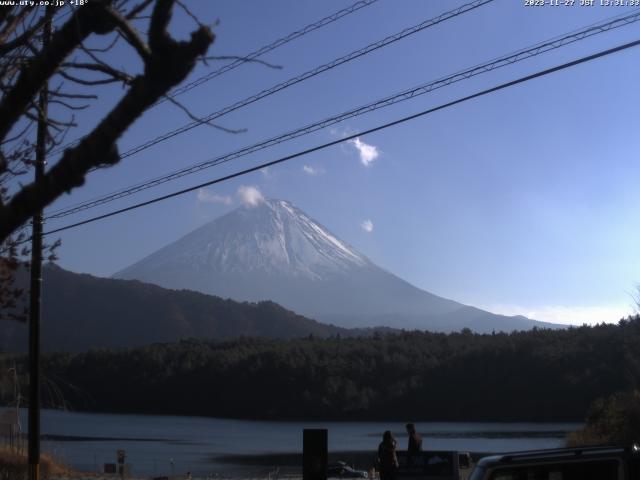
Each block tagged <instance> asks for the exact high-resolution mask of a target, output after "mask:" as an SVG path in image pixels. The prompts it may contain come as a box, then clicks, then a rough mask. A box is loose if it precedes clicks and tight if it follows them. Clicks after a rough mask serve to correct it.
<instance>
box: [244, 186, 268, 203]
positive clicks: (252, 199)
mask: <svg viewBox="0 0 640 480" xmlns="http://www.w3.org/2000/svg"><path fill="white" fill-rule="evenodd" d="M238 197H239V198H240V201H241V202H242V204H243V205H245V206H247V207H255V206H257V205H258V204H260V203H262V202H264V195H262V192H261V191H260V190H259V189H258V187H253V186H246V185H241V186H240V187H239V188H238Z"/></svg>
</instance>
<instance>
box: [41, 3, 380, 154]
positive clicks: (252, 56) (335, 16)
mask: <svg viewBox="0 0 640 480" xmlns="http://www.w3.org/2000/svg"><path fill="white" fill-rule="evenodd" d="M377 1H378V0H359V1H357V2H355V3H354V4H352V5H350V6H349V7H347V8H343V9H342V10H338V11H337V12H334V13H332V14H331V15H327V16H326V17H324V18H321V19H320V20H318V21H316V22H314V23H310V24H309V25H306V26H304V27H302V28H301V29H299V30H296V31H294V32H291V33H290V34H289V35H286V36H284V37H282V38H279V39H278V40H276V41H274V42H272V43H270V44H268V45H264V46H262V47H260V48H259V49H258V50H255V51H253V52H251V53H249V54H247V55H244V56H242V57H240V58H238V59H236V60H234V61H233V62H230V63H228V64H226V65H223V66H222V67H220V68H219V69H217V70H214V71H212V72H210V73H208V74H206V75H203V76H202V77H200V78H197V79H195V80H193V81H192V82H189V83H187V84H185V85H183V86H181V87H179V88H176V89H175V90H173V91H172V92H171V93H169V94H168V95H167V97H170V98H174V97H177V96H178V95H182V94H183V93H185V92H188V91H189V90H192V89H194V88H196V87H198V86H199V85H202V84H203V83H206V82H208V81H210V80H213V79H214V78H216V77H219V76H220V75H224V74H225V73H227V72H230V71H231V70H235V69H236V68H238V67H239V66H241V65H244V64H245V63H248V62H252V61H254V60H256V59H257V58H259V57H261V56H263V55H265V54H267V53H269V52H271V51H273V50H275V49H277V48H279V47H281V46H283V45H286V44H287V43H289V42H292V41H294V40H296V39H298V38H300V37H303V36H305V35H307V34H309V33H311V32H313V31H315V30H318V29H319V28H322V27H324V26H326V25H329V24H331V23H333V22H336V21H337V20H340V19H341V18H342V17H346V16H347V15H350V14H352V13H354V12H357V11H358V10H360V9H362V8H365V7H368V6H369V5H372V4H374V3H375V2H377ZM166 100H167V98H166V97H163V98H161V99H160V100H158V101H157V102H156V103H155V104H153V105H152V106H151V108H153V107H155V106H156V105H159V104H161V103H163V102H165V101H166ZM83 138H84V137H81V138H78V139H76V140H73V141H72V142H69V143H67V144H66V145H63V146H61V147H59V148H56V149H55V150H53V151H52V152H51V154H52V155H54V154H56V153H59V152H62V151H63V150H66V149H67V148H69V147H72V146H75V145H77V144H78V143H80V142H81V141H82V139H83Z"/></svg>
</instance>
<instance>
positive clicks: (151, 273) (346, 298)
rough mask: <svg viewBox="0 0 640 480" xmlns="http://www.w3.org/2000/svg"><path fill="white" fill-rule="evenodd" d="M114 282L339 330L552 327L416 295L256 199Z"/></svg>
mask: <svg viewBox="0 0 640 480" xmlns="http://www.w3.org/2000/svg"><path fill="white" fill-rule="evenodd" d="M114 277H115V278H120V279H136V280H140V281H143V282H148V283H154V284H157V285H160V286H162V287H165V288H170V289H188V290H196V291H199V292H203V293H207V294H213V295H217V296H221V297H228V298H231V299H234V300H239V301H252V302H256V301H261V300H272V301H274V302H277V303H279V304H281V305H283V306H285V307H286V308H289V309H291V310H294V311H295V312H297V313H299V314H302V315H305V316H308V317H311V318H315V319H316V320H319V321H322V322H329V323H333V324H335V325H338V326H341V327H346V328H353V327H378V326H387V327H392V328H406V329H423V330H432V331H455V330H460V329H462V328H470V329H471V330H474V331H477V332H491V331H493V330H498V331H511V330H524V329H529V328H532V327H534V326H538V327H550V328H554V327H557V325H554V324H549V323H544V322H538V321H535V320H530V319H528V318H526V317H522V316H515V317H507V316H503V315H496V314H493V313H490V312H487V311H483V310H480V309H477V308H474V307H470V306H467V305H463V304H460V303H458V302H455V301H453V300H448V299H445V298H442V297H439V296H437V295H433V294H431V293H429V292H426V291H424V290H421V289H419V288H417V287H415V286H413V285H411V284H410V283H408V282H406V281H404V280H402V279H401V278H399V277H397V276H395V275H393V274H392V273H389V272H387V271H386V270H384V269H382V268H380V267H378V266H377V265H375V264H374V263H373V262H372V261H371V260H370V259H368V258H367V257H366V256H364V255H363V254H361V253H359V252H358V251H357V250H355V249H354V248H353V247H351V246H349V245H348V244H347V243H345V242H343V241H342V240H340V239H339V238H338V237H337V236H336V235H334V234H332V233H331V232H330V231H329V230H328V229H327V228H325V227H323V226H322V225H321V224H319V223H318V222H316V221H315V220H313V219H312V218H310V217H309V216H308V215H307V214H305V213H304V212H302V211H301V210H300V209H298V208H296V207H295V206H293V205H292V204H291V203H289V202H286V201H283V200H273V199H262V198H261V199H260V200H259V201H256V202H254V204H253V205H246V206H243V207H240V208H237V209H236V210H233V211H231V212H230V213H228V214H226V215H224V216H222V217H219V218H218V219H216V220H214V221H212V222H210V223H207V224H205V225H203V226H202V227H200V228H198V229H196V230H194V231H193V232H191V233H189V234H187V235H185V236H184V237H182V238H180V239H179V240H177V241H175V242H174V243H171V244H169V245H167V246H166V247H164V248H162V249H160V250H158V251H156V252H155V253H153V254H151V255H149V256H148V257H146V258H144V259H142V260H140V261H139V262H137V263H134V264H133V265H131V266H129V267H128V268H125V269H124V270H121V271H120V272H117V273H116V274H115V275H114Z"/></svg>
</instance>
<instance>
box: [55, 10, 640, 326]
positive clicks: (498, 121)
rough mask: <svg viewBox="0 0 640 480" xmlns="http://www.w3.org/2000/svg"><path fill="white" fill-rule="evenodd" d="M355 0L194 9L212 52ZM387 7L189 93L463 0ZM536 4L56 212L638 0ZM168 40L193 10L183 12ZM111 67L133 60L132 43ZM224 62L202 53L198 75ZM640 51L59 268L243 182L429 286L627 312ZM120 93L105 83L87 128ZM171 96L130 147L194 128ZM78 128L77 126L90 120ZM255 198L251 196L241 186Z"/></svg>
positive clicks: (97, 265)
mask: <svg viewBox="0 0 640 480" xmlns="http://www.w3.org/2000/svg"><path fill="white" fill-rule="evenodd" d="M351 3H352V2H349V1H337V0H325V1H322V2H319V1H310V0H304V1H299V0H296V1H293V0H291V1H285V0H274V1H271V2H261V1H257V0H256V1H248V2H237V1H231V0H229V1H217V2H198V1H194V0H192V1H190V2H188V4H189V5H190V6H191V8H192V9H193V11H194V12H195V13H196V14H197V16H198V17H199V18H200V19H201V21H203V22H205V23H213V22H214V21H216V20H219V24H218V25H217V26H216V27H215V30H214V31H215V33H216V35H217V39H216V41H215V44H214V45H213V46H212V48H211V50H210V54H211V55H243V54H246V53H249V52H251V51H254V50H256V49H258V48H259V47H261V46H263V45H265V44H267V43H270V42H271V41H273V40H275V39H277V38H279V37H282V36H284V35H286V34H288V33H290V32H292V31H295V30H297V29H299V28H301V27H303V26H305V25H307V24H309V23H312V22H314V21H316V20H318V19H320V18H322V17H324V16H325V15H328V14H330V13H332V12H334V11H337V10H339V9H340V8H344V7H347V6H349V5H350V4H351ZM464 3H466V2H464V1H449V0H447V1H445V0H437V1H436V0H434V1H428V2H427V1H419V0H405V1H401V2H400V1H393V0H379V1H378V2H376V3H374V4H373V5H371V6H369V7H367V8H364V9H362V10H360V11H359V12H357V13H355V14H353V15H349V16H347V17H345V18H343V19H341V20H338V21H337V22H335V23H333V24H331V25H329V26H327V27H325V28H322V29H320V30H318V31H316V32H313V33H311V34H309V35H306V36H304V37H303V38H301V39H299V40H297V41H295V42H292V43H290V44H288V45H286V46H284V47H282V48H280V49H278V50H276V51H274V52H271V53H269V54H268V55H266V56H265V57H264V60H266V61H269V62H271V63H274V64H277V65H281V66H282V69H271V68H266V67H264V66H262V65H257V64H245V65H243V66H242V67H240V68H238V69H236V70H234V71H233V72H231V73H228V74H226V75H223V76H221V77H218V78H216V79H215V80H213V81H211V82H208V83H206V84H204V85H202V86H200V87H198V88H195V89H193V90H191V91H190V92H188V93H187V94H185V95H183V96H181V97H179V98H180V101H181V102H183V103H184V104H185V105H187V106H188V107H189V108H190V109H191V110H192V111H193V112H194V113H195V114H197V115H206V114H207V113H210V112H213V111H215V110H218V109H220V108H223V107H225V106H227V105H229V104H232V103H234V102H236V101H238V100H241V99H243V98H245V97H247V96H249V95H251V94H254V93H257V92H259V91H261V90H263V89H265V88H269V87H270V86H272V85H274V84H276V83H279V82H281V81H284V80H286V79H288V78H290V77H293V76H295V75H297V74H300V73H302V72H304V71H306V70H309V69H311V68H313V67H315V66H317V65H320V64H322V63H325V62H328V61H331V60H333V59H334V58H337V57H340V56H342V55H344V54H346V53H348V52H351V51H352V50H355V49H357V48H360V47H363V46H365V45H367V44H369V43H371V42H374V41H377V40H379V39H381V38H383V37H385V36H387V35H391V34H394V33H396V32H398V31H400V30H402V29H403V28H406V27H409V26H412V25H415V24H417V23H419V22H421V21H423V20H426V19H428V18H431V17H434V16H436V15H439V14H440V13H443V12H445V11H447V10H450V9H452V8H454V7H456V6H459V5H462V4H464ZM579 3H580V2H579V1H577V2H575V4H574V5H573V6H571V7H570V6H558V7H555V6H550V5H547V6H544V7H528V6H525V5H524V0H522V1H520V0H496V1H494V2H492V3H489V4H488V5H485V6H482V7H480V8H478V9H476V10H474V11H473V12H469V13H467V14H464V15H462V16H460V17H458V18H455V19H452V20H449V21H446V22H444V23H442V24H440V25H437V26H434V27H432V28H429V29H427V30H425V31H423V32H420V33H417V34H415V35H413V36H411V37H409V38H406V39H404V40H401V41H399V42H397V43H395V44H393V45H390V46H388V47H386V48H384V49H381V50H378V51H376V52H373V53H371V54H369V55H366V56H365V57H363V58H360V59H358V60H355V61H353V62H351V63H349V64H346V65H343V66H340V67H337V68H335V69H333V70H331V71H329V72H326V73H324V74H322V75H319V76H317V77H315V78H313V79H310V80H308V81H305V82H302V83H301V84H299V85H296V86H294V87H291V88H289V89H287V90H285V91H283V92H280V93H277V94H275V95H273V96H271V97H269V98H267V99H264V100H261V101H259V102H256V103H254V104H253V105H250V106H248V107H246V108H243V109H240V110H238V111H236V112H233V113H232V114H230V115H227V116H225V117H223V118H221V119H219V120H218V121H217V123H219V124H220V125H223V126H225V127H229V128H242V129H247V131H246V132H245V133H238V134H228V133H224V132H221V131H219V130H215V129H212V128H210V127H207V126H202V127H199V128H196V129H194V130H192V131H190V132H188V133H186V134H184V135H180V136H178V137H176V138H174V139H172V140H171V141H167V142H164V143H162V144H160V145H157V146H155V147H152V148H150V149H148V150H146V151H144V152H142V153H140V154H138V155H135V156H133V157H130V158H127V159H125V160H123V161H122V163H121V164H119V165H117V166H116V167H114V168H110V169H105V170H102V171H98V172H94V173H92V174H91V175H90V176H89V178H88V180H87V183H86V184H85V185H84V186H83V187H81V188H79V189H77V190H75V191H73V192H72V193H71V194H70V195H67V196H64V197H62V198H61V199H59V200H58V201H57V202H56V203H55V204H54V205H53V206H52V207H51V208H50V211H52V210H55V209H57V208H61V207H65V206H68V205H72V204H75V203H77V202H80V201H83V200H86V199H88V198H92V197H95V196H98V195H102V194H105V193H109V192H111V191H113V190H115V189H118V188H121V187H123V186H128V185H132V184H135V183H137V182H140V181H143V180H146V179H149V178H152V177H155V176H158V175H161V174H164V173H167V172H171V171H174V170H176V169H179V168H181V167H184V166H189V165H191V164H195V163H198V162H201V161H203V160H206V159H208V158H211V157H214V156H217V155H220V154H224V153H227V152H231V151H233V150H236V149H238V148H241V147H243V146H246V145H250V144H252V143H255V142H257V141H260V140H262V139H266V138H268V137H270V136H273V135H277V134H279V133H284V132H286V131H289V130H291V129H294V128H296V127H298V126H301V125H304V124H307V123H310V122H313V121H316V120H320V119H322V118H325V117H328V116H330V115H333V114H336V113H340V112H343V111H346V110H348V109H350V108H353V107H357V106H359V105H362V104H365V103H368V102H370V101H373V100H376V99H379V98H382V97H384V96H386V95H389V94H392V93H396V92H399V91H402V90H404V89H407V88H409V87H413V86H416V85H419V84H422V83H425V82H427V81H429V80H434V79H437V78H439V77H442V76H445V75H447V74H450V73H454V72H456V71H458V70H461V69H464V68H467V67H470V66H473V65H476V64H478V63H481V62H483V61H486V60H490V59H492V58H494V57H497V56H500V55H503V54H506V53H509V52H512V51H514V50H517V49H519V48H522V47H526V46H529V45H532V44H535V43H537V42H540V41H542V40H546V39H549V38H551V37H555V36H557V35H561V34H564V33H567V32H570V31H572V30H575V29H578V28H581V27H583V26H586V25H588V24H590V23H593V22H596V21H599V20H602V19H605V18H608V17H611V16H614V15H619V14H622V13H624V12H630V11H631V10H630V9H628V8H626V7H603V6H600V5H599V2H597V4H596V5H594V6H592V7H583V6H580V5H579ZM173 29H174V33H175V34H176V35H178V36H184V35H186V33H187V32H188V31H190V30H192V29H194V25H193V22H192V21H191V20H190V19H189V18H188V17H186V16H185V15H184V14H182V13H181V12H178V11H177V12H176V17H175V19H174V22H173ZM639 32H640V30H639V29H638V26H637V25H631V26H627V27H623V28H621V29H618V30H616V31H613V32H608V33H604V34H602V35H598V36H595V37H593V38H590V39H587V40H585V41H582V42H579V43H577V44H574V45H570V46H568V47H565V48H562V49H560V50H557V51H554V52H551V53H549V54H545V55H543V56H540V57H537V58H534V59H529V60H526V61H523V62H520V63H518V64H515V65H512V66H509V67H506V68H503V69H500V70H499V71H494V72H490V73H487V74H484V75H481V76H477V77H474V78H472V79H470V80H466V81H463V82H460V83H458V84H455V85H452V86H450V87H447V88H443V89H440V90H436V91H434V92H432V93H430V94H427V95H424V96H421V97H417V98H416V99H414V100H412V101H408V102H404V103H402V104H399V105H395V106H393V107H390V108H387V109H382V110H378V111H376V112H373V113H370V114H368V115H364V116H361V117H358V118H355V119H351V120H348V121H346V122H344V123H341V124H339V125H336V126H334V127H332V128H330V129H326V130H323V131H320V132H316V133H314V134H312V135H308V136H305V137H302V138H300V139H297V140H294V141H291V142H287V143H286V144H283V145H280V146H278V147H274V148H271V149H268V150H263V151H262V152H260V153H256V154H252V155H250V156H247V157H244V158H243V159H240V160H235V161H233V162H231V163H229V164H227V165H224V166H218V167H214V168H211V169H208V170H204V171H202V172H200V173H198V174H194V175H190V176H187V177H184V178H182V179H180V180H178V181H175V182H171V183H169V184H166V185H164V186H161V187H158V188H155V189H151V190H147V191H146V192H143V193H141V194H139V195H136V196H132V197H129V198H127V199H125V200H121V201H118V202H114V203H112V204H109V205H108V206H104V207H99V208H96V209H93V210H91V211H89V212H85V213H84V214H78V215H75V216H73V217H66V218H65V219H62V220H56V221H51V222H50V223H49V224H48V225H47V228H46V229H51V228H56V227H60V226H63V225H66V224H67V223H71V222H72V221H78V220H82V219H84V218H87V217H89V216H92V215H95V214H99V213H104V212H107V211H109V210H111V209H113V208H116V207H123V206H126V205H129V204H130V203H133V202H134V201H141V200H146V199H148V198H152V197H155V196H157V195H161V194H164V193H168V192H170V191H173V190H177V189H181V188H185V187H188V186H191V185H195V184H198V183H201V182H204V181H207V180H209V179H212V178H215V177H218V176H221V175H224V174H227V173H230V172H233V171H236V170H239V169H242V168H246V167H248V166H252V165H256V164H259V163H262V162H266V161H270V160H273V159H275V158H278V157H279V156H282V155H286V154H290V153H293V152H296V151H298V150H302V149H305V148H308V147H311V146H314V145H316V144H320V143H324V142H328V141H331V140H334V139H337V138H341V137H342V136H345V135H349V134H352V133H356V132H358V131H361V130H365V129H367V128H371V127H374V126H376V125H378V124H381V123H385V122H388V121H390V120H393V119H396V118H399V117H401V116H404V115H409V114H412V113H415V112H418V111H421V110H424V109H426V108H429V107H433V106H436V105H439V104H441V103H445V102H447V101H450V100H453V99H456V98H458V97H461V96H465V95H468V94H470V93H473V92H475V91H478V90H481V89H483V88H487V87H490V86H494V85H496V84H498V83H501V82H505V81H508V80H511V79H514V78H517V77H519V76H522V75H526V74H529V73H533V72H535V71H537V70H540V69H543V68H547V67H550V66H554V65H556V64H559V63H563V62H566V61H569V60H572V59H574V58H577V57H580V56H583V55H587V54H590V53H593V52H595V51H598V50H602V49H605V48H609V47H612V46H615V45H618V44H621V43H624V42H628V41H631V40H635V39H637V38H638V36H640V35H639ZM113 58H114V59H115V61H117V62H120V64H121V65H123V66H125V67H127V68H130V69H132V70H135V69H136V68H137V63H136V61H135V58H134V57H133V56H132V55H131V54H130V52H129V51H128V50H127V49H125V48H121V49H118V51H116V52H114V57H113ZM222 64H223V63H222V62H219V61H213V62H209V65H208V66H207V65H200V66H198V68H197V70H196V71H195V72H194V73H193V74H192V76H191V77H190V78H197V77H199V76H200V75H202V74H204V73H206V72H208V71H211V69H214V68H216V67H218V66H220V65H222ZM639 73H640V49H632V50H628V51H625V52H622V53H619V54H616V55H613V56H609V57H607V58H604V59H601V60H598V61H595V62H593V63H590V64H587V65H581V66H578V67H575V68H573V69H570V70H567V71H563V72H559V73H556V74H553V75H551V76H548V77H545V78H541V79H537V80H534V81H531V82H527V83H525V84H522V85H519V86H516V87H513V88H510V89H508V90H504V91H501V92H497V93H495V94H492V95H490V96H486V97H483V98H480V99H476V100H473V101H470V102H466V103H464V104H461V105H458V106H455V107H452V108H450V109H447V110H444V111H440V112H436V113H434V114H432V115H429V116H427V117H424V118H421V119H418V120H415V121H412V122H410V123H407V124H403V125H401V126H397V127H394V128H390V129H387V130H384V131H381V132H378V133H375V134H371V135H368V136H364V137H362V138H359V140H358V142H350V143H346V144H342V145H338V146H335V147H332V148H329V149H326V150H323V151H321V152H317V153H314V154H311V155H308V156H305V157H303V158H299V159H296V160H293V161H291V162H289V163H286V164H283V165H280V166H276V167H271V168H269V169H268V170H267V171H261V172H256V173H253V174H250V175H248V176H245V177H242V178H239V179H236V180H233V181H229V182H226V183H224V184H220V185H218V186H215V187H210V188H207V189H205V190H202V191H200V192H193V193H191V194H187V195H184V196H182V197H179V198H175V199H172V200H169V201H167V202H162V203H159V204H155V205H153V206H150V207H147V208H144V209H140V210H137V211H135V212H131V213H127V214H124V215H119V216H117V217H113V218H110V219H107V220H104V221H101V222H96V223H93V224H90V225H86V226H83V227H80V228H77V229H74V230H70V231H68V232H64V233H63V234H61V237H60V238H61V239H62V242H63V243H62V246H61V248H60V250H59V254H60V264H61V265H62V266H63V267H65V268H69V269H71V270H74V271H78V272H88V273H91V274H95V275H101V276H107V275H110V274H112V273H114V272H115V271H118V270H120V269H122V268H124V267H126V266H128V265H129V264H131V263H133V262H134V261H136V260H138V259H140V258H141V257H143V256H145V255H147V254H149V253H151V252H153V251H155V250H156V249H158V248H160V247H162V246H164V245H166V244H167V243H170V242H172V241H174V240H176V239H177V238H179V237H181V236H182V235H184V234H185V233H187V232H189V231H191V230H192V229H194V228H196V227H198V226H199V225H201V224H203V223H205V222H207V221H210V220H212V219H214V218H216V217H218V216H220V215H221V214H223V213H225V212H227V211H229V210H231V209H233V208H236V207H237V206H238V205H240V203H241V201H242V195H238V191H239V189H241V187H249V186H250V187H254V188H255V189H258V190H259V191H260V192H262V194H264V195H265V196H270V197H275V198H282V199H287V200H290V201H291V202H293V203H294V204H296V205H297V206H298V207H300V208H301V209H303V210H305V211H306V212H307V213H309V214H310V215H311V216H312V217H314V218H315V219H316V220H318V221H319V222H320V223H322V224H324V225H325V226H326V227H328V228H329V229H330V230H331V231H332V232H333V233H335V234H336V235H337V236H339V237H340V238H342V239H343V240H345V241H347V242H348V243H350V244H351V245H353V246H354V247H355V248H357V249H358V250H360V251H361V252H363V253H364V254H366V255H367V256H369V257H370V258H371V259H372V260H373V261H375V262H376V263H378V264H379V265H381V266H382V267H384V268H386V269H388V270H390V271H391V272H393V273H395V274H397V275H398V276H400V277H402V278H404V279H406V280H408V281H410V282H411V283H413V284H415V285H417V286H418V287H421V288H423V289H425V290H428V291H430V292H433V293H435V294H438V295H441V296H444V297H447V298H451V299H454V300H457V301H460V302H463V303H467V304H470V305H475V306H479V307H482V308H486V309H488V310H491V311H494V312H498V313H508V314H514V313H522V314H526V315H529V316H531V317H533V318H536V319H540V320H551V321H559V322H563V323H583V322H586V323H593V322H599V321H617V320H618V319H619V318H620V317H621V316H623V315H626V314H629V313H632V312H633V308H634V300H633V295H634V293H635V289H636V284H637V283H638V282H639V281H640V249H639V245H640V238H639V237H640V217H639V215H638V210H639V207H640V189H638V188H637V179H638V177H639V174H640V162H638V158H637V157H638V154H637V152H638V147H639V146H640V135H638V132H639V130H640V120H639V118H640V117H639V116H638V114H637V112H638V107H639V105H640V91H639V89H638V87H637V85H638V81H637V78H638V74H639ZM121 94H122V91H121V89H120V88H119V87H113V88H111V89H106V90H105V92H104V93H103V94H102V95H101V97H100V100H99V102H98V103H97V104H96V105H95V107H94V108H93V109H92V110H91V111H89V112H87V113H84V114H82V115H80V116H79V117H78V118H79V120H80V124H81V127H80V129H79V130H86V129H88V128H90V127H91V126H92V125H93V124H95V122H96V120H97V119H99V118H100V115H101V113H102V112H104V111H106V109H108V107H109V106H110V105H112V104H113V102H114V101H115V100H116V99H117V98H118V97H119V96H120V95H121ZM188 122H189V119H188V118H186V117H185V115H184V114H183V113H182V112H181V111H180V110H179V109H177V108H176V107H174V106H172V105H171V104H169V103H165V104H163V105H161V106H159V107H157V108H154V109H152V110H150V111H149V112H147V114H145V116H144V117H143V118H142V119H140V121H139V122H138V123H136V125H135V126H134V127H132V128H131V129H130V131H128V132H127V133H126V135H125V136H124V137H123V138H122V139H121V141H120V143H119V145H120V149H121V151H125V150H127V149H129V148H131V147H133V146H135V145H137V144H139V143H142V142H144V141H146V140H148V139H149V138H152V137H154V136H156V135H158V134H160V133H163V132H165V131H167V130H171V129H173V128H176V127H179V126H181V125H183V124H185V123H188ZM77 134H79V132H78V133H77ZM242 191H244V192H246V191H247V189H246V188H245V189H242Z"/></svg>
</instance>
